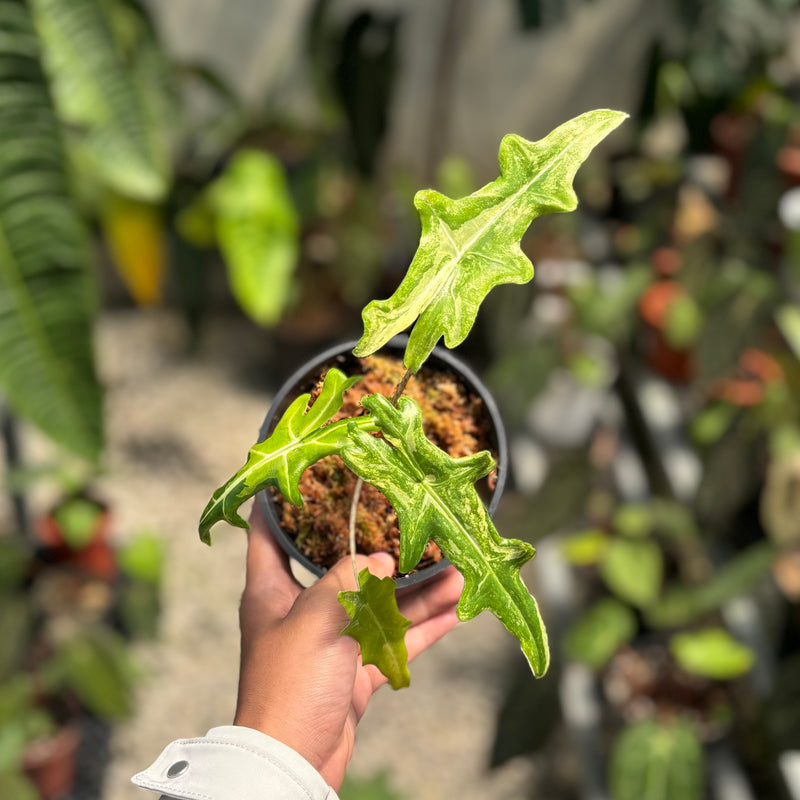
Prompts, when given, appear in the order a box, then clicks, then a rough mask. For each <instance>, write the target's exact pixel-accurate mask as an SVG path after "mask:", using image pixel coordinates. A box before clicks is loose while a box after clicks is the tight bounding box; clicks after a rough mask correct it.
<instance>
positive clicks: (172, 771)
mask: <svg viewBox="0 0 800 800" xmlns="http://www.w3.org/2000/svg"><path fill="white" fill-rule="evenodd" d="M187 769H189V762H188V761H176V762H175V763H174V764H173V765H172V766H171V767H170V768H169V769H168V770H167V777H168V778H180V776H181V775H183V774H184V773H185V772H186V770H187Z"/></svg>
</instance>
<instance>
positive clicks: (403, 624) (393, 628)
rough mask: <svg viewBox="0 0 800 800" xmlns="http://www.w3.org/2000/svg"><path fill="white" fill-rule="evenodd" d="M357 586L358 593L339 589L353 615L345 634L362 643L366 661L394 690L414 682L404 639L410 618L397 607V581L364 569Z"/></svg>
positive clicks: (363, 660) (362, 651)
mask: <svg viewBox="0 0 800 800" xmlns="http://www.w3.org/2000/svg"><path fill="white" fill-rule="evenodd" d="M358 587H359V589H358V591H356V592H339V602H340V603H341V604H342V605H343V606H344V608H345V611H347V616H348V617H350V623H349V624H348V625H347V627H346V628H345V629H344V630H343V631H342V634H347V635H348V636H351V637H352V638H353V639H355V640H356V641H357V642H358V643H359V645H360V646H361V661H362V662H363V663H364V664H374V665H375V666H376V667H377V668H378V669H379V670H380V671H381V672H382V673H383V674H384V675H385V676H386V678H387V679H388V680H389V683H390V684H391V687H392V689H402V688H404V687H406V686H408V685H409V683H410V682H411V675H410V674H409V671H408V651H407V650H406V643H405V640H404V637H405V635H406V631H407V630H408V629H409V628H410V627H411V621H410V620H408V619H406V618H405V617H404V616H403V615H402V614H401V613H400V611H399V609H398V608H397V598H396V597H395V593H394V589H395V584H394V581H393V580H392V579H391V578H376V577H375V576H374V575H373V574H372V573H371V572H370V571H369V570H368V569H366V568H364V569H362V570H361V572H359V573H358Z"/></svg>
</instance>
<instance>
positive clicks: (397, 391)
mask: <svg viewBox="0 0 800 800" xmlns="http://www.w3.org/2000/svg"><path fill="white" fill-rule="evenodd" d="M413 374H414V373H413V372H412V371H411V370H410V369H407V370H406V374H405V375H403V378H402V380H401V381H400V383H398V384H397V388H396V389H395V390H394V394H393V395H392V405H393V406H395V407H396V406H397V401H398V400H399V399H400V395H402V394H403V392H404V391H405V388H406V386H407V385H408V382H409V381H410V380H411V376H412V375H413Z"/></svg>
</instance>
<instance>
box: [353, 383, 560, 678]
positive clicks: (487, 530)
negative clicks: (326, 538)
mask: <svg viewBox="0 0 800 800" xmlns="http://www.w3.org/2000/svg"><path fill="white" fill-rule="evenodd" d="M362 404H363V405H364V406H365V407H366V408H367V410H368V411H369V412H370V414H371V416H372V419H373V420H374V422H375V423H376V424H377V426H378V428H379V429H380V430H381V431H382V432H383V438H382V439H378V438H376V437H374V436H371V435H370V434H369V433H366V432H365V431H363V430H362V429H360V428H359V427H358V426H357V425H356V424H355V423H354V422H351V423H350V428H349V441H348V442H347V443H346V444H345V445H344V446H343V447H342V450H341V453H340V455H341V457H342V459H343V460H344V462H345V463H346V464H347V466H349V467H350V468H351V469H352V470H353V471H354V472H355V473H356V474H357V475H359V476H360V477H361V478H363V479H364V480H365V481H369V482H370V483H371V484H373V485H374V486H377V487H378V488H379V489H380V490H381V491H382V492H383V493H384V494H385V495H386V496H387V497H388V498H389V501H390V502H391V503H392V505H393V506H394V509H395V511H396V512H397V519H398V523H399V525H400V564H399V567H400V571H401V572H407V571H409V570H410V569H413V568H414V567H415V566H416V565H417V563H418V562H419V560H420V557H421V556H422V552H423V550H424V549H425V545H426V544H427V543H428V541H429V540H433V541H434V542H436V544H438V545H439V547H440V548H441V550H442V553H444V555H445V556H446V557H447V558H448V559H449V560H450V561H451V562H452V563H453V565H454V566H455V567H456V569H458V571H459V572H461V574H462V575H463V576H464V591H463V592H462V594H461V599H460V600H459V603H458V609H457V612H458V617H459V619H461V620H468V619H472V617H474V616H476V615H477V614H479V613H480V612H481V611H484V610H487V609H488V610H489V611H491V612H492V613H493V614H495V616H497V617H498V619H499V620H500V621H501V622H502V623H503V625H505V626H506V628H507V629H508V630H509V631H510V632H511V633H513V634H514V635H515V636H516V637H517V638H518V639H519V641H520V644H521V645H522V651H523V652H524V653H525V656H526V657H527V659H528V662H529V663H530V666H531V670H532V671H533V673H534V674H535V675H536V676H537V677H538V676H541V675H543V674H544V673H545V671H546V670H547V666H548V662H549V650H548V646H547V633H546V632H545V628H544V624H543V623H542V619H541V616H540V615H539V609H538V606H537V604H536V600H535V599H534V598H533V596H532V595H531V594H530V592H529V591H528V590H527V588H526V587H525V584H524V583H523V582H522V578H521V577H520V567H521V566H522V565H523V564H524V563H525V562H526V561H528V560H529V559H530V558H532V557H533V555H534V553H535V550H534V549H533V547H531V545H529V544H527V543H525V542H520V541H517V540H516V539H503V538H502V537H501V536H500V535H499V534H498V533H497V530H496V529H495V527H494V525H493V523H492V521H491V519H490V517H489V513H488V511H487V510H486V507H485V506H484V504H483V502H482V501H481V499H480V497H479V495H478V493H477V491H476V490H475V482H476V481H477V480H479V479H480V478H482V477H484V476H485V475H487V474H488V473H489V472H491V470H492V469H493V468H494V460H493V459H492V457H491V455H490V454H489V453H488V452H486V451H483V452H480V453H475V454H474V455H471V456H466V457H464V458H452V457H451V456H449V455H448V454H447V453H445V452H444V450H441V449H440V448H438V447H437V446H436V445H435V444H433V443H432V442H431V441H429V440H428V439H427V438H426V436H425V434H424V433H423V430H422V415H421V412H420V409H419V406H418V405H417V404H416V403H415V402H414V401H413V400H411V399H410V398H408V397H401V398H400V401H399V406H398V407H395V406H393V405H392V404H391V403H390V402H389V400H387V399H386V398H385V397H383V396H381V395H377V394H373V395H370V396H369V397H365V398H364V400H363V401H362Z"/></svg>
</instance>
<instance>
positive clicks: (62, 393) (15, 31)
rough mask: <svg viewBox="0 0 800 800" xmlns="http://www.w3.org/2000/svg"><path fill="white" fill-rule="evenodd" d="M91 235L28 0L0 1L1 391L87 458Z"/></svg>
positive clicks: (91, 432) (97, 412) (91, 421)
mask: <svg viewBox="0 0 800 800" xmlns="http://www.w3.org/2000/svg"><path fill="white" fill-rule="evenodd" d="M94 305H95V297H94V283H93V281H92V279H91V276H90V273H89V253H88V248H87V238H86V231H85V229H84V226H83V224H82V221H81V219H80V217H79V215H78V213H77V211H76V209H75V205H74V203H73V202H72V200H71V198H70V196H69V193H68V190H67V182H66V176H65V170H64V151H63V148H62V142H61V139H60V133H59V126H58V122H57V119H56V116H55V112H54V109H53V104H52V102H51V98H50V93H49V89H48V84H47V81H46V79H45V76H44V73H43V71H42V68H41V64H40V60H39V43H38V40H37V37H36V34H35V31H34V28H33V25H32V21H31V17H30V13H29V9H28V6H27V4H26V3H25V2H24V0H0V389H1V390H2V394H3V395H4V396H5V399H6V401H7V402H8V404H9V405H10V407H11V408H12V409H13V411H14V412H15V413H16V414H18V415H20V416H23V417H25V418H27V419H28V420H30V421H31V422H33V423H34V424H35V425H37V426H38V427H39V428H41V429H42V430H43V431H44V432H45V433H46V434H48V435H49V436H50V437H51V438H52V439H53V440H55V441H56V442H58V443H59V444H61V445H63V446H65V447H66V448H68V449H69V450H72V451H74V452H75V453H77V454H79V455H81V456H84V457H86V458H89V459H95V458H96V457H97V455H98V454H99V452H100V447H101V442H102V430H101V392H100V387H99V384H98V382H97V378H96V376H95V370H94V361H93V351H92V327H91V326H92V315H93V311H94Z"/></svg>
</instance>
